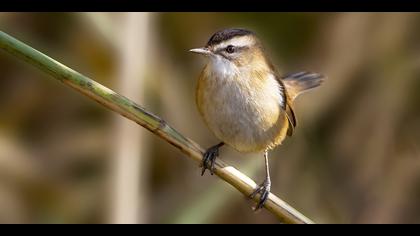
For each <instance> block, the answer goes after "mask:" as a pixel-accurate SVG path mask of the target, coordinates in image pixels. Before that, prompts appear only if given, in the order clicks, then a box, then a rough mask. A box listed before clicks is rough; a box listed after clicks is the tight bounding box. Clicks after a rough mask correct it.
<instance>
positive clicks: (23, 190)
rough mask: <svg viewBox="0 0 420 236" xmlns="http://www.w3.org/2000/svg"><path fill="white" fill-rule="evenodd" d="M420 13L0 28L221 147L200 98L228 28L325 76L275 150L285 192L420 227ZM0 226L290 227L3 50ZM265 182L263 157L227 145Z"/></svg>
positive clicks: (276, 57) (5, 22)
mask: <svg viewBox="0 0 420 236" xmlns="http://www.w3.org/2000/svg"><path fill="white" fill-rule="evenodd" d="M419 23H420V14H418V13H0V30H2V31H4V32H6V33H7V34H10V35H12V36H13V37H16V38H17V39H19V40H21V41H23V42H25V43H27V44H28V45H30V46H32V47H34V48H35V49H37V50H39V51H41V52H43V53H45V54H47V55H49V56H50V57H52V58H54V59H56V60H58V61H60V62H61V63H63V64H65V65H67V66H69V67H71V68H72V69H75V70H77V71H79V72H81V73H82V74H84V75H87V76H89V77H90V78H92V79H94V80H96V81H98V82H99V83H101V84H104V85H105V86H107V87H110V88H111V89H113V90H115V91H117V92H119V93H122V94H124V95H126V96H127V97H129V98H130V99H133V100H134V101H136V102H138V103H139V104H141V105H142V106H143V107H145V108H146V109H148V110H149V111H152V112H153V113H155V114H157V115H158V116H160V117H162V118H163V119H165V120H166V121H167V122H168V123H169V124H170V125H172V126H173V127H174V128H176V129H177V130H179V131H180V132H181V133H182V134H184V135H185V136H187V137H189V138H191V139H192V140H194V141H196V142H198V143H199V144H200V145H202V146H203V147H209V146H211V145H213V144H215V143H216V142H217V141H218V140H217V139H216V138H215V137H214V136H213V135H212V134H211V133H210V131H209V130H208V129H207V128H206V126H205V125H204V123H203V122H202V120H201V118H200V117H199V114H198V112H197V109H196V107H195V100H194V93H195V85H196V78H197V76H198V74H199V72H200V70H201V68H202V66H203V65H204V60H203V59H201V58H199V57H197V56H196V55H193V54H191V53H189V52H188V49H190V48H194V47H199V46H203V45H204V44H205V43H206V42H207V40H208V38H209V37H210V35H211V34H212V33H214V32H215V31H217V30H220V29H224V28H228V27H244V28H248V29H251V30H253V31H255V32H256V33H257V34H258V35H259V36H260V38H261V39H262V40H263V42H264V44H265V46H266V48H267V49H268V51H269V52H270V54H271V56H272V59H273V61H274V62H275V63H276V65H277V66H278V68H279V70H280V71H281V72H284V73H288V72H297V71H300V70H309V71H315V72H320V73H323V74H326V75H327V76H328V80H327V81H326V82H325V83H324V84H323V85H322V87H320V88H317V89H315V90H312V91H310V92H308V93H306V94H304V95H302V96H301V97H299V98H298V99H297V101H296V105H295V107H296V108H295V112H296V114H297V118H298V127H297V129H296V131H295V134H294V136H293V137H292V138H289V139H287V140H285V142H284V143H283V145H281V146H279V147H278V148H276V149H275V151H273V152H271V154H270V162H271V174H272V182H273V186H272V192H273V193H274V194H276V195H277V196H279V197H280V198H282V199H283V200H285V201H286V202H288V203H289V204H290V205H292V206H293V207H295V208H296V209H298V210H299V211H300V212H302V213H303V214H305V215H306V216H307V217H309V218H311V219H312V220H314V221H315V222H317V223H420V201H418V199H420V184H419V183H420V145H419V141H420V109H419V107H420V76H419V72H420V44H419V43H418V42H419V41H420V29H419V27H418V25H419ZM0 77H1V79H0V223H278V221H277V220H276V218H275V217H274V216H272V215H271V214H270V213H268V212H267V211H265V210H263V211H260V212H257V213H254V212H253V211H252V210H251V207H252V206H253V204H254V203H252V202H251V201H250V200H247V199H246V198H245V197H244V196H242V195H241V194H240V193H239V192H238V191H236V190H235V189H234V188H233V187H231V186H230V185H228V184H226V183H225V182H223V181H221V180H219V179H218V178H216V177H214V176H210V175H208V174H206V175H205V176H203V177H201V176H200V168H199V167H198V166H197V165H196V164H195V163H193V162H191V161H190V160H189V159H187V158H185V156H184V155H183V154H182V153H181V152H180V151H178V150H177V149H175V148H174V147H172V146H170V145H169V144H167V143H166V142H164V141H162V140H160V139H159V138H157V137H156V136H154V135H152V134H151V133H149V132H148V131H146V130H144V129H143V128H141V127H139V126H137V125H135V124H134V123H133V124H132V122H129V121H126V119H125V118H122V117H121V116H119V115H117V114H115V113H112V112H110V111H108V110H106V109H104V108H103V107H101V106H100V105H98V104H97V103H95V102H93V101H92V100H90V99H88V98H86V97H84V96H81V95H80V94H79V93H77V92H75V91H73V90H71V89H69V88H68V87H66V86H64V85H63V84H61V83H58V82H57V81H55V80H53V79H51V78H50V77H49V76H48V75H46V74H44V73H42V72H40V71H38V70H37V69H35V68H33V67H32V66H30V65H28V64H26V63H24V62H22V61H19V60H16V59H15V58H13V57H12V56H10V55H9V54H7V53H5V52H0ZM220 158H221V159H223V160H224V161H226V162H227V163H229V164H231V165H233V166H235V167H236V168H238V169H239V170H241V171H243V172H244V173H246V174H247V175H249V176H251V177H252V178H253V179H254V180H255V181H256V182H261V181H262V180H263V177H264V168H263V163H264V161H263V156H262V155H261V154H240V153H237V152H235V151H233V150H232V149H230V148H222V149H221V157H220Z"/></svg>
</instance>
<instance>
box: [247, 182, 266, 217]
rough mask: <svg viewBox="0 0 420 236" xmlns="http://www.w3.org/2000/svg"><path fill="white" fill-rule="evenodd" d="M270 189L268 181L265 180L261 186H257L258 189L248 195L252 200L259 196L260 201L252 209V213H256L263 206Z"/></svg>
mask: <svg viewBox="0 0 420 236" xmlns="http://www.w3.org/2000/svg"><path fill="white" fill-rule="evenodd" d="M270 188H271V183H270V181H267V180H265V181H264V183H263V184H261V185H260V186H258V188H257V189H256V190H255V191H254V192H253V193H252V194H251V195H249V197H250V198H251V199H254V197H255V196H256V195H257V194H260V200H259V202H258V204H257V206H256V207H255V208H254V211H257V210H258V209H261V208H262V207H263V206H264V204H265V202H266V201H267V199H268V195H269V194H270Z"/></svg>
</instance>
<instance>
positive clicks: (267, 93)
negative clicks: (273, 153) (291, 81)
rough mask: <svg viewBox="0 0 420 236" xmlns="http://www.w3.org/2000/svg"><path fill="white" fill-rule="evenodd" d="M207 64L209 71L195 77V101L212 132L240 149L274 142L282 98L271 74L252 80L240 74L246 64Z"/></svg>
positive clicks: (280, 120) (259, 147)
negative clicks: (200, 76) (236, 65)
mask: <svg viewBox="0 0 420 236" xmlns="http://www.w3.org/2000/svg"><path fill="white" fill-rule="evenodd" d="M210 66H211V67H208V68H207V69H206V71H205V73H212V74H211V75H210V74H208V75H209V76H204V77H202V78H201V79H200V81H199V87H200V90H201V92H198V93H197V102H198V107H199V110H200V113H201V114H202V116H203V118H204V120H205V122H206V123H207V125H208V127H209V128H210V129H211V130H212V131H213V133H214V134H215V135H216V136H217V137H218V138H219V139H221V140H222V141H224V142H225V143H227V144H229V145H230V146H232V147H234V148H235V149H236V150H238V151H242V152H251V151H261V150H264V149H266V148H271V147H272V146H275V145H277V143H278V140H279V138H278V136H279V134H280V132H281V130H282V128H284V124H285V117H284V112H283V110H282V108H281V106H283V105H284V104H283V103H284V102H285V101H284V98H283V94H282V90H281V89H280V87H279V86H280V85H279V83H278V82H277V81H276V79H275V77H274V76H273V75H269V78H268V79H266V80H264V82H258V83H255V78H247V77H246V76H244V75H246V74H249V73H247V71H245V70H246V68H244V69H241V70H239V69H238V68H233V67H234V64H233V63H223V62H222V61H221V62H215V63H213V64H211V65H210ZM210 71H211V72H210ZM253 80H254V81H253ZM286 125H287V124H286ZM281 139H283V138H281ZM280 141H281V140H280Z"/></svg>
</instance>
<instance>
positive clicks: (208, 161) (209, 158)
mask: <svg viewBox="0 0 420 236" xmlns="http://www.w3.org/2000/svg"><path fill="white" fill-rule="evenodd" d="M223 145H225V143H224V142H221V143H219V144H216V145H214V146H213V147H210V148H209V149H207V150H206V152H205V153H204V155H203V169H202V171H201V175H204V172H205V171H206V169H209V170H210V174H211V175H213V174H214V163H215V162H216V158H217V157H218V156H219V148H220V147H221V146H223Z"/></svg>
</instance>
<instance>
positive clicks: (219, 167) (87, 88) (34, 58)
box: [0, 31, 313, 224]
mask: <svg viewBox="0 0 420 236" xmlns="http://www.w3.org/2000/svg"><path fill="white" fill-rule="evenodd" d="M0 48H2V49H4V50H5V51H7V52H9V53H10V54H12V55H13V56H15V57H17V58H19V59H22V60H24V61H26V62H28V63H29V64H32V65H34V66H36V67H38V68H39V69H40V70H42V71H44V72H46V73H47V74H49V75H51V76H52V77H53V78H55V79H57V80H59V81H61V82H63V83H64V84H66V85H68V86H70V87H72V88H73V89H75V90H77V91H79V92H80V93H82V94H84V95H86V96H87V97H89V98H91V99H93V100H95V101H97V102H98V103H100V104H102V105H103V106H104V107H106V108H108V109H110V110H112V111H114V112H117V113H119V114H120V115H122V116H124V117H126V118H128V119H130V120H132V121H134V122H136V123H137V124H139V125H141V126H143V127H144V128H146V129H147V130H149V131H150V132H152V133H154V134H155V135H157V136H159V137H160V138H162V139H164V140H165V141H167V142H168V143H170V144H172V145H173V146H175V147H176V148H178V149H179V150H180V151H182V152H183V153H185V154H186V155H187V156H188V157H189V158H191V159H192V160H194V161H196V162H197V163H198V164H200V165H201V160H202V156H203V148H201V147H200V146H199V145H198V144H196V143H195V142H193V141H192V140H190V139H188V138H186V137H185V136H183V135H182V134H180V133H179V132H178V131H176V130H175V129H174V128H172V127H171V126H169V125H168V124H167V123H166V122H165V121H164V120H162V119H161V118H159V117H158V116H156V115H154V114H153V113H151V112H149V111H147V110H145V109H144V108H143V107H141V106H139V105H137V104H136V103H134V102H133V101H131V100H129V99H128V98H126V97H124V96H122V95H120V94H118V93H116V92H114V91H112V90H111V89H109V88H107V87H105V86H103V85H101V84H99V83H97V82H95V81H94V80H92V79H89V78H88V77H86V76H84V75H82V74H80V73H79V72H77V71H74V70H72V69H71V68H69V67H67V66H65V65H63V64H61V63H59V62H57V61H56V60H54V59H52V58H50V57H48V56H47V55H45V54H43V53H41V52H39V51H37V50H35V49H33V48H32V47H30V46H28V45H26V44H24V43H22V42H20V41H19V40H17V39H15V38H13V37H11V36H10V35H8V34H6V33H4V32H2V31H0ZM215 174H216V175H217V176H219V177H220V178H221V179H222V180H224V181H225V182H227V183H229V184H231V185H232V186H233V187H235V188H236V189H237V190H239V191H240V192H242V193H243V194H244V195H246V196H249V195H250V194H251V193H252V192H253V190H254V189H255V188H256V187H257V184H256V183H255V182H254V181H253V180H252V179H250V178H249V177H248V176H246V175H244V174H242V173H241V172H239V171H238V170H237V169H235V168H234V167H232V166H229V165H227V164H225V163H224V162H222V161H220V160H217V162H216V164H215ZM258 197H259V196H257V197H256V198H254V199H253V200H254V201H255V202H257V201H258ZM264 207H265V208H266V209H268V210H269V211H270V212H271V213H273V214H274V215H275V216H277V218H278V219H279V220H280V221H281V222H283V223H300V224H308V223H313V222H312V221H311V220H309V219H308V218H307V217H305V216H304V215H303V214H301V213H299V212H298V211H297V210H295V209H293V208H292V207H291V206H289V205H288V204H287V203H285V202H284V201H282V200H281V199H280V198H278V197H277V196H275V195H274V194H272V193H270V195H269V197H268V200H267V202H266V204H265V205H264Z"/></svg>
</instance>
